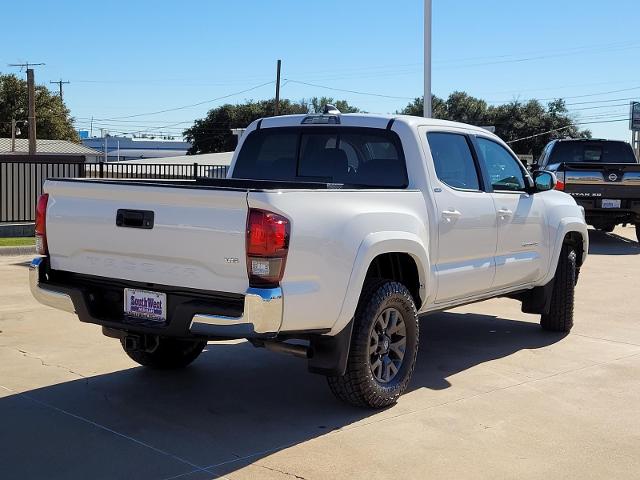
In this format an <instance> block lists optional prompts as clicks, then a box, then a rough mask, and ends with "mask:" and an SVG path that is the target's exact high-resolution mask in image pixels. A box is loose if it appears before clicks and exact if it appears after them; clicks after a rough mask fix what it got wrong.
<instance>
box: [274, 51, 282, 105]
mask: <svg viewBox="0 0 640 480" xmlns="http://www.w3.org/2000/svg"><path fill="white" fill-rule="evenodd" d="M281 66H282V60H278V66H277V68H276V106H275V116H276V117H277V116H278V115H279V113H280V67H281Z"/></svg>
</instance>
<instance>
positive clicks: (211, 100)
mask: <svg viewBox="0 0 640 480" xmlns="http://www.w3.org/2000/svg"><path fill="white" fill-rule="evenodd" d="M272 83H273V80H271V81H269V82H265V83H261V84H260V85H256V86H254V87H251V88H247V89H245V90H241V91H239V92H233V93H230V94H228V95H223V96H221V97H217V98H212V99H210V100H203V101H202V102H197V103H192V104H189V105H182V106H180V107H174V108H166V109H164V110H157V111H155V112H146V113H137V114H135V115H123V116H121V117H112V118H108V119H105V120H117V119H122V118H134V117H144V116H147V115H157V114H159V113H166V112H175V111H177V110H184V109H187V108H193V107H198V106H200V105H204V104H206V103H212V102H217V101H218V100H224V99H225V98H229V97H234V96H236V95H241V94H243V93H247V92H251V91H253V90H257V89H258V88H261V87H265V86H267V85H271V84H272Z"/></svg>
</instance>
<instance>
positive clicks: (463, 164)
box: [427, 132, 480, 190]
mask: <svg viewBox="0 0 640 480" xmlns="http://www.w3.org/2000/svg"><path fill="white" fill-rule="evenodd" d="M427 141H428V142H429V149H430V150H431V156H432V157H433V165H434V167H435V169H436V175H437V176H438V178H439V179H440V181H442V182H443V183H445V184H447V185H449V186H450V187H453V188H458V189H463V190H480V182H479V181H478V170H477V168H476V164H475V161H474V160H473V155H472V154H471V147H470V146H469V142H468V141H467V138H466V137H465V136H464V135H460V134H457V133H441V132H430V133H427Z"/></svg>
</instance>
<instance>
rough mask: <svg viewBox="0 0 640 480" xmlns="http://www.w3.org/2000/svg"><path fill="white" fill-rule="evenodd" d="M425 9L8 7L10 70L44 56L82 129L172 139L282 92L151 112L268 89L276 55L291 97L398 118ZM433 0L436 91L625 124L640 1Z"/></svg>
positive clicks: (354, 0) (609, 130)
mask: <svg viewBox="0 0 640 480" xmlns="http://www.w3.org/2000/svg"><path fill="white" fill-rule="evenodd" d="M422 4H423V2H422V0H396V1H381V0H367V1H363V0H322V1H306V0H270V1H267V0H261V1H260V0H246V1H244V2H240V1H233V2H232V1H225V2H222V1H216V0H209V1H204V0H200V1H183V2H173V1H172V2H162V1H154V2H149V1H131V0H129V1H120V0H112V1H110V2H90V1H86V0H85V1H83V2H77V1H66V0H59V1H57V2H49V1H42V0H34V1H31V2H29V5H30V6H29V8H25V7H24V4H23V3H20V2H15V1H14V2H4V5H3V18H4V21H3V25H2V28H1V29H0V45H3V48H2V49H0V71H2V72H3V73H8V72H15V73H19V71H18V70H17V69H13V68H10V67H8V66H7V64H8V63H21V62H24V61H27V60H28V61H30V62H45V63H46V65H45V66H43V67H37V69H36V79H37V81H38V82H39V83H46V84H48V83H49V81H52V80H54V81H55V80H58V79H60V78H62V79H63V80H69V81H70V82H71V83H70V84H69V85H65V100H66V102H67V105H68V106H69V107H70V108H71V112H72V114H73V116H74V117H76V119H77V124H78V127H81V128H87V127H88V126H89V122H90V118H91V117H92V116H93V117H94V122H93V124H94V133H96V131H97V130H98V129H99V128H100V127H104V128H108V129H109V130H110V131H112V132H118V131H120V132H125V131H126V132H129V131H135V130H144V129H152V128H153V129H158V128H159V127H164V130H163V131H167V132H174V133H176V132H179V131H181V130H182V128H183V127H185V126H188V125H189V124H190V123H191V122H192V121H193V120H194V119H195V118H199V117H201V116H203V115H205V114H206V111H207V110H208V109H209V108H212V107H215V106H217V105H220V104H222V103H225V102H232V103H233V102H239V101H242V100H244V99H249V98H252V99H263V98H269V97H272V96H273V89H274V86H273V84H268V85H264V86H262V87H258V88H255V89H254V90H251V91H248V92H245V93H241V94H238V95H234V96H231V97H229V98H227V99H224V100H218V101H213V102H208V103H203V104H201V105H198V106H195V107H189V108H184V109H180V110H174V111H169V112H163V113H158V114H153V115H149V114H148V113H150V112H156V111H160V110H166V109H172V108H175V107H180V106H184V105H191V104H195V103H200V102H204V101H207V100H211V99H216V98H219V97H222V96H225V95H229V94H231V93H235V92H240V91H243V90H247V89H250V88H253V87H257V86H258V85H261V84H264V83H265V82H271V81H273V78H274V74H275V63H276V60H277V59H278V58H281V59H282V60H283V78H284V79H287V80H289V81H287V80H285V82H284V86H283V89H282V96H283V97H287V98H291V99H300V98H303V97H306V98H309V97H312V96H321V95H328V96H329V95H331V96H335V97H337V98H345V99H347V100H348V101H349V102H350V103H352V104H354V105H356V106H358V107H360V108H361V109H364V110H367V111H370V112H380V113H387V112H394V111H396V110H398V109H400V108H402V107H403V106H404V105H406V103H407V102H408V101H409V100H410V99H411V98H413V97H416V96H419V95H421V94H422V45H423V42H422V34H423V30H422V29H423V25H422ZM433 4H434V6H433V60H434V62H433V91H434V93H435V94H437V95H439V96H447V95H448V94H449V93H450V92H452V91H454V90H464V91H467V92H468V93H470V94H472V95H475V96H478V97H481V98H483V99H486V100H488V101H491V102H500V101H508V100H510V99H513V98H520V99H528V98H541V99H550V98H554V97H567V103H570V104H572V105H571V106H570V108H571V109H572V111H573V112H574V113H575V115H576V117H577V119H578V120H579V121H581V122H605V121H610V120H617V119H622V118H624V117H625V116H627V115H628V109H629V107H628V103H629V99H631V98H634V99H640V62H639V61H638V59H639V58H640V56H639V54H640V38H639V37H638V35H637V25H635V24H634V19H633V15H632V12H635V11H637V0H635V1H634V0H610V1H609V2H602V1H599V2H596V1H595V0H563V1H558V0H554V1H549V0H537V1H535V2H531V1H529V2H522V1H515V0H485V1H482V2H479V1H475V0H459V1H451V0H433ZM31 20H32V22H33V23H31V27H30V28H29V27H28V26H29V25H30V21H31ZM10 45H12V47H11V48H8V47H9V46H10ZM296 82H304V83H307V84H309V83H310V84H315V85H321V86H323V87H331V88H334V89H341V90H353V91H359V92H364V93H373V94H379V95H386V96H390V97H397V98H386V97H382V96H374V95H362V94H355V93H348V92H340V91H334V90H329V89H328V88H320V87H312V86H309V85H304V84H303V83H296ZM50 87H51V88H52V89H56V88H57V86H56V85H50ZM133 115H135V116H133ZM123 117H126V118H123ZM167 125H170V126H167ZM585 127H588V128H590V129H591V130H592V131H593V133H594V135H596V136H598V137H611V138H619V139H623V140H629V138H630V132H629V130H628V122H625V121H617V122H609V123H593V124H589V125H585Z"/></svg>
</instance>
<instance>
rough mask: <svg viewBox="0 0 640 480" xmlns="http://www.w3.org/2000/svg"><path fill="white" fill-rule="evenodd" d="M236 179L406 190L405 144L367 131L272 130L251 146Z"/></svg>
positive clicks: (259, 135)
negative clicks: (403, 146)
mask: <svg viewBox="0 0 640 480" xmlns="http://www.w3.org/2000/svg"><path fill="white" fill-rule="evenodd" d="M233 177H234V178H248V179H254V180H283V181H306V182H322V183H341V184H352V185H361V186H369V187H388V188H403V187H406V186H407V184H408V182H407V172H406V166H405V160H404V154H403V151H402V147H401V145H400V141H399V139H398V137H397V135H395V134H394V133H392V132H389V131H387V130H379V129H363V128H349V127H342V128H331V127H329V128H318V127H306V128H305V127H302V128H267V129H263V130H259V131H255V132H252V133H251V134H250V135H249V137H248V138H247V139H246V140H245V142H244V144H243V147H242V149H241V151H240V153H239V155H238V159H237V161H236V165H235V168H234V171H233Z"/></svg>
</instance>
